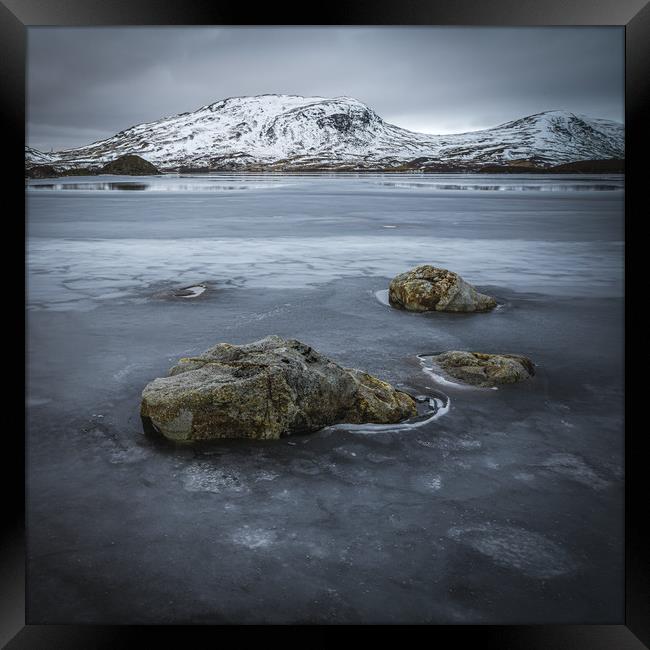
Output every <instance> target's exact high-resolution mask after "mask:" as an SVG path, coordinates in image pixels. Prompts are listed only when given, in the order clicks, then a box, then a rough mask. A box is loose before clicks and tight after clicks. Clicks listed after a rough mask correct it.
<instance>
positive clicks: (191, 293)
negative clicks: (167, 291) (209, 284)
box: [174, 284, 206, 298]
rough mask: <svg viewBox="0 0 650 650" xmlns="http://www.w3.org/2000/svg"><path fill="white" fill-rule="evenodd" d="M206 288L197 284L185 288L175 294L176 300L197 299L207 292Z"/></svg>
mask: <svg viewBox="0 0 650 650" xmlns="http://www.w3.org/2000/svg"><path fill="white" fill-rule="evenodd" d="M205 289H206V286H205V285H204V284H195V285H192V286H191V287H185V288H184V289H179V290H178V291H175V292H174V296H175V297H176V298H196V297H197V296H200V295H201V294H202V293H204V292H205Z"/></svg>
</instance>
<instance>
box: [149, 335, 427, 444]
mask: <svg viewBox="0 0 650 650" xmlns="http://www.w3.org/2000/svg"><path fill="white" fill-rule="evenodd" d="M140 414H141V416H142V420H143V424H144V426H145V430H150V429H153V430H155V431H157V432H159V433H162V434H163V435H164V436H165V437H167V438H170V439H172V440H177V441H190V440H210V439H214V438H260V439H262V438H279V437H281V436H285V435H291V434H295V433H306V432H311V431H316V430H318V429H321V428H322V427H325V426H329V425H332V424H338V423H354V424H362V423H366V422H373V423H380V424H382V423H385V424H392V423H395V422H399V421H401V420H404V419H406V418H409V417H412V416H415V415H417V410H416V405H415V401H414V400H413V398H412V397H410V396H409V395H407V394H406V393H403V392H401V391H398V390H395V389H394V388H393V387H392V386H391V385H390V384H387V383H386V382H384V381H381V380H380V379H377V378H376V377H373V376H372V375H369V374H367V373H365V372H362V371H360V370H355V369H351V368H343V367H341V366H339V365H338V364H336V363H334V362H333V361H331V360H330V359H328V358H327V357H325V356H323V355H322V354H319V353H318V352H316V350H314V349H313V348H311V347H309V346H308V345H305V344H304V343H301V342H300V341H296V340H292V339H288V340H287V339H283V338H280V337H279V336H267V337H266V338H264V339H261V340H260V341H256V342H254V343H250V344H248V345H230V344H228V343H220V344H219V345H216V346H214V347H212V348H210V349H209V350H207V351H206V352H204V353H203V354H201V355H199V356H197V357H190V358H184V359H180V360H179V361H178V363H177V364H176V365H175V366H174V367H173V368H171V369H170V371H169V376H167V377H163V378H158V379H154V380H153V381H152V382H150V383H149V384H147V386H146V387H145V389H144V391H143V392H142V403H141V408H140Z"/></svg>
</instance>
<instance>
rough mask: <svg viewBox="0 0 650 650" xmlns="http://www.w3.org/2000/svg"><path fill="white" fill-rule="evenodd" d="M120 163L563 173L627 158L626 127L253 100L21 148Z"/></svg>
mask: <svg viewBox="0 0 650 650" xmlns="http://www.w3.org/2000/svg"><path fill="white" fill-rule="evenodd" d="M125 155H138V156H141V157H142V158H144V159H145V160H146V161H148V162H150V163H152V164H153V165H155V167H157V168H158V169H160V170H161V171H179V170H181V171H190V170H196V171H219V170H250V171H274V170H277V171H292V170H295V171H301V170H334V171H335V170H376V171H384V170H385V171H409V170H419V171H481V170H484V169H488V168H489V167H494V166H497V167H504V166H505V167H509V168H511V171H512V170H514V171H519V169H518V168H521V171H527V170H530V169H547V168H551V167H555V168H556V169H557V171H568V170H564V169H560V168H559V167H558V166H560V165H567V164H573V163H578V162H580V164H582V163H583V161H596V160H598V161H607V160H620V159H623V158H624V128H623V125H622V124H619V123H617V122H613V121H610V120H604V119H600V118H591V117H587V116H585V115H576V114H574V113H570V112H568V111H547V112H544V113H537V114H535V115H530V116H528V117H523V118H521V119H518V120H514V121H512V122H507V123H505V124H501V125H500V126H496V127H494V128H491V129H484V130H482V131H472V132H469V133H460V134H453V135H427V134H423V133H415V132H413V131H408V130H406V129H402V128H400V127H398V126H395V125H393V124H389V123H388V122H385V121H384V120H383V119H382V118H381V117H379V116H378V115H377V114H376V113H375V112H374V111H373V110H372V109H371V108H369V107H368V106H366V105H365V104H363V103H362V102H360V101H358V100H356V99H352V98H350V97H335V98H332V99H328V98H325V97H301V96H297V95H258V96H254V97H231V98H228V99H223V100H220V101H218V102H214V103H213V104H208V105H206V106H203V107H201V108H199V109H198V110H196V111H193V112H189V113H181V114H179V115H174V116H171V117H164V118H162V119H160V120H157V121H155V122H149V123H146V124H138V125H136V126H132V127H130V128H128V129H125V130H124V131H120V132H119V133H117V134H116V135H114V136H112V137H110V138H107V139H105V140H100V141H98V142H94V143H92V144H89V145H87V146H84V147H77V148H75V149H67V150H63V151H58V152H54V153H47V154H46V153H43V152H40V151H38V150H36V149H32V148H26V150H25V162H26V166H27V168H31V167H35V166H38V165H49V166H52V167H54V168H56V169H57V170H59V171H64V170H73V169H74V168H88V169H95V170H96V169H98V168H101V167H103V166H104V165H106V164H108V163H111V162H112V161H114V160H115V159H117V158H119V157H121V156H125ZM602 164H603V165H605V163H602ZM605 166H606V165H605Z"/></svg>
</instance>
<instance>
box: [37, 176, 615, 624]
mask: <svg viewBox="0 0 650 650" xmlns="http://www.w3.org/2000/svg"><path fill="white" fill-rule="evenodd" d="M118 180H119V179H118ZM130 180H132V181H133V182H136V183H138V184H147V183H149V182H150V180H151V179H141V178H132V179H130ZM178 180H179V179H178V178H176V179H169V178H167V177H164V178H162V179H160V180H155V181H151V182H152V183H158V182H160V183H163V184H164V183H166V182H170V183H172V182H177V181H178ZM180 180H181V181H182V182H187V183H188V184H193V183H197V184H198V185H199V186H203V185H205V184H211V183H216V184H218V185H221V186H223V187H226V186H233V187H239V186H245V187H246V188H247V189H245V190H239V189H236V190H228V191H203V190H201V189H200V190H196V191H189V190H187V191H178V190H172V191H164V192H163V191H161V192H154V191H151V192H147V191H135V192H133V191H121V190H117V191H83V190H74V191H73V190H31V189H30V190H28V214H27V218H28V222H27V226H28V237H29V239H28V250H27V253H28V259H27V262H28V266H27V271H28V277H27V280H28V285H27V288H28V295H27V304H28V310H29V311H28V313H27V319H28V320H27V326H28V327H27V335H28V341H27V354H28V358H27V387H28V391H27V405H28V438H27V458H28V467H27V481H28V485H27V487H28V489H27V517H28V522H27V523H28V525H27V530H28V546H27V548H28V558H27V560H28V580H29V583H28V591H27V593H28V602H27V607H28V612H29V617H30V622H32V623H107V624H108V623H117V622H120V623H219V622H412V623H414V622H415V623H418V622H419V623H422V622H431V623H512V624H515V623H544V624H549V623H611V622H612V621H620V620H622V617H623V611H624V610H623V595H624V591H623V557H624V556H623V487H624V485H623V475H624V472H623V423H622V422H623V379H622V378H623V325H622V317H623V299H622V296H623V284H622V281H623V199H624V194H623V191H622V178H621V177H615V176H608V177H596V176H594V177H590V176H580V177H577V176H576V177H548V178H547V177H544V178H539V177H537V178H535V179H531V177H521V178H520V177H517V178H515V177H512V176H508V177H505V176H502V177H497V176H495V177H491V178H488V179H485V178H483V177H481V178H480V179H477V177H476V176H464V177H463V176H454V177H445V178H443V177H433V176H432V177H429V176H427V177H424V178H417V179H414V178H413V176H395V175H385V176H381V175H367V176H331V175H330V176H280V175H274V176H268V177H266V176H250V177H246V176H243V175H233V176H232V177H230V176H225V175H223V176H211V177H203V178H201V177H196V178H194V179H187V181H185V179H180ZM533 180H534V184H541V185H545V184H547V183H548V184H550V185H551V186H558V187H562V188H564V189H561V190H556V191H545V190H541V191H537V190H527V189H522V190H519V191H483V190H476V189H464V190H462V191H461V190H449V189H445V190H441V189H439V187H438V185H440V184H448V185H462V186H472V185H476V184H477V183H479V182H480V184H483V183H488V184H493V185H497V186H499V185H510V184H512V183H515V184H518V185H521V186H522V187H523V186H526V185H527V184H529V183H530V182H532V181H533ZM68 181H70V182H75V183H80V182H81V180H80V179H78V178H75V179H61V181H56V182H57V183H58V182H62V183H67V182H68ZM414 181H417V182H418V183H420V184H421V185H424V187H422V186H416V187H411V186H410V185H409V184H410V183H412V182H414ZM94 182H97V183H103V182H104V179H94ZM107 182H108V181H107ZM391 183H400V184H401V183H404V184H405V185H404V186H403V187H402V186H400V187H394V186H392V185H391ZM576 185H579V186H581V187H582V188H583V189H582V191H579V190H576V189H575V186H576ZM601 185H615V186H616V187H617V188H618V189H615V190H608V191H593V190H592V189H591V188H593V187H595V186H601ZM585 187H587V188H588V189H584V188H585ZM568 188H573V189H568ZM386 225H392V226H397V227H396V228H384V226H386ZM421 263H430V264H436V265H438V266H443V267H444V268H449V269H451V270H454V271H456V272H457V273H459V274H461V275H462V276H463V277H465V278H467V279H468V280H470V281H471V282H472V284H474V285H475V286H476V287H477V288H478V289H479V290H481V291H482V292H487V293H489V294H490V295H493V296H495V297H496V298H497V300H498V301H499V303H500V307H499V308H498V309H495V310H494V311H492V312H489V313H481V314H446V313H427V314H414V313H408V312H402V311H398V310H395V309H391V308H389V307H387V306H386V305H385V304H383V303H382V301H381V298H382V296H385V293H382V292H385V291H386V289H387V287H388V283H389V281H390V278H392V277H393V276H394V275H395V274H396V273H398V272H401V271H404V270H406V269H408V268H412V267H413V266H415V265H417V264H421ZM199 286H201V287H202V286H205V287H207V289H206V290H205V292H204V293H202V294H201V295H200V296H196V297H194V298H193V299H183V298H182V297H176V296H175V293H177V292H179V291H181V290H183V289H187V288H188V287H199ZM267 334H278V335H280V336H285V337H293V338H298V339H299V340H302V341H305V342H306V343H308V344H309V345H312V346H313V347H314V348H316V349H318V350H319V351H322V352H323V353H324V354H326V355H327V356H329V357H331V358H333V359H336V360H337V361H338V362H340V363H341V364H343V365H346V366H348V367H360V368H363V369H364V370H366V371H368V372H370V373H372V374H374V375H376V376H379V377H381V378H383V379H386V380H387V381H389V382H390V383H391V384H393V385H394V386H395V387H397V388H399V389H401V390H407V391H408V392H410V393H411V394H412V395H414V396H417V397H418V398H419V399H421V400H422V401H421V402H420V405H421V406H422V412H421V416H420V417H418V418H415V419H414V421H412V422H410V423H405V424H403V425H396V426H395V425H389V426H386V427H381V426H379V427H368V426H364V425H361V426H359V427H345V426H337V427H331V428H327V429H323V430H321V431H319V432H316V433H313V434H310V435H308V436H296V437H292V438H289V439H287V440H286V441H285V440H280V441H269V442H251V441H223V442H220V443H218V444H213V445H209V446H198V447H196V448H191V449H187V448H179V447H175V446H173V445H168V444H162V443H161V442H160V441H158V440H156V439H155V438H151V437H147V436H145V435H144V434H143V432H142V428H141V422H140V418H139V415H138V408H139V399H140V392H141V390H142V388H143V387H144V385H145V384H146V383H147V382H148V381H150V380H151V379H152V378H153V377H157V376H162V375H163V374H164V373H165V372H166V371H167V369H168V368H169V367H170V366H171V365H173V363H175V361H176V360H177V359H178V358H179V357H183V356H192V355H195V354H197V353H200V352H201V351H202V350H204V349H206V348H208V347H210V346H211V345H213V344H214V343H215V342H217V341H228V342H231V343H245V342H250V341H254V340H257V339H259V338H261V337H263V336H265V335H267ZM444 350H481V351H485V352H504V351H507V352H513V353H519V354H524V355H526V356H529V357H530V358H532V359H534V360H535V363H536V375H535V377H533V378H532V379H530V380H529V381H526V382H522V383H520V384H514V385H510V386H503V387H500V389H499V390H497V391H493V390H487V389H475V388H466V387H459V386H455V385H453V383H439V382H438V381H436V378H435V377H432V376H431V375H430V374H427V372H426V371H427V369H430V367H431V366H430V364H429V361H428V359H427V357H428V356H430V355H433V354H436V353H439V352H441V351H444ZM417 355H423V356H422V357H421V358H418V356H417Z"/></svg>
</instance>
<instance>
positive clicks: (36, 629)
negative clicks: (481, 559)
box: [0, 0, 650, 650]
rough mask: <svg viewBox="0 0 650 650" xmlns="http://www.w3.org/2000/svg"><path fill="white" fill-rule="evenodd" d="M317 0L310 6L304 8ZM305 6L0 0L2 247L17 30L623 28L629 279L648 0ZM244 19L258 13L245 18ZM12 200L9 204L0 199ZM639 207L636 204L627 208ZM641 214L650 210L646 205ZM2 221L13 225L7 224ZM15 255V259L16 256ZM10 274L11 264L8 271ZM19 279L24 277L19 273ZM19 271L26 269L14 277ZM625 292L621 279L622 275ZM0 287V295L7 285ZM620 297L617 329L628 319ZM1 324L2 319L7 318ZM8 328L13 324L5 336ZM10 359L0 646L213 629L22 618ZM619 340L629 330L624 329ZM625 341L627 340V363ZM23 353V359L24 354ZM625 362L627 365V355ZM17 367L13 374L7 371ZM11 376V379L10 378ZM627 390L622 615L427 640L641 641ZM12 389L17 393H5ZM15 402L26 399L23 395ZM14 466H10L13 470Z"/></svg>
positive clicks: (16, 134) (13, 146)
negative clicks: (621, 317)
mask: <svg viewBox="0 0 650 650" xmlns="http://www.w3.org/2000/svg"><path fill="white" fill-rule="evenodd" d="M313 8H314V7H312V9H313ZM308 9H309V6H308V5H307V7H305V6H302V7H301V8H294V7H291V6H285V5H277V4H270V3H269V4H267V5H266V6H264V5H262V6H260V7H259V8H255V9H254V10H252V9H251V6H250V5H244V4H243V3H240V4H234V3H233V4H228V5H225V4H217V3H216V2H214V1H212V2H208V1H207V0H183V1H182V2H180V1H178V0H177V1H176V2H172V1H171V0H168V1H167V2H156V1H155V0H112V1H110V2H107V1H106V0H3V1H2V2H1V3H0V29H1V32H0V43H1V46H0V47H2V56H1V57H0V73H1V79H2V85H1V86H0V96H1V98H2V99H1V109H2V126H3V130H2V132H3V141H4V144H5V150H4V153H5V156H7V157H8V158H9V159H10V161H11V165H10V166H9V169H8V170H7V172H6V173H5V178H7V179H8V181H9V182H8V183H7V184H6V186H5V188H4V189H5V192H6V194H5V201H8V199H9V197H10V196H11V198H12V199H13V201H12V202H11V205H13V206H15V207H13V208H12V209H11V210H5V219H4V224H5V247H4V251H3V252H4V253H5V254H4V255H3V258H4V259H7V258H8V257H9V255H7V254H6V253H7V251H11V252H12V253H13V254H15V255H17V256H20V255H21V253H22V254H23V260H22V264H23V265H24V254H25V246H24V239H25V232H24V221H23V220H21V214H20V213H21V211H22V212H23V214H24V199H25V197H24V179H23V177H22V174H23V160H24V126H25V67H26V65H25V57H26V29H27V27H30V26H36V25H52V26H57V25H59V26H73V25H80V26H81V25H83V26H93V25H205V24H208V25H249V24H255V25H310V24H317V25H324V24H326V25H503V26H506V25H513V26H514V25H517V26H524V25H527V26H531V25H621V26H625V34H626V93H625V100H626V110H625V119H626V134H625V138H626V197H625V210H626V227H625V235H626V269H628V273H626V278H627V277H629V268H630V267H629V266H628V265H629V262H630V260H631V259H632V258H633V256H634V252H633V251H634V241H633V239H632V238H631V237H630V228H631V224H632V223H634V222H635V221H636V220H637V218H638V219H639V220H640V219H642V218H643V216H644V215H643V213H640V214H637V213H636V211H635V208H634V206H635V205H638V206H641V205H642V203H641V201H640V200H637V199H638V198H640V192H641V187H642V185H641V182H642V181H641V173H642V170H643V169H644V163H645V160H644V155H645V152H646V151H648V147H647V145H648V138H647V129H646V126H645V122H646V121H647V115H646V114H645V113H647V109H648V107H649V106H650V102H649V99H650V65H649V64H650V5H649V4H647V3H646V1H645V0H598V1H597V0H545V1H544V2H539V1H538V0H490V1H487V0H484V1H483V2H481V1H476V0H455V1H454V2H444V3H443V2H440V3H433V2H430V1H429V2H427V1H426V0H402V1H401V2H399V3H397V2H390V3H389V2H386V1H381V0H375V1H371V0H357V1H356V2H354V4H343V3H340V4H338V5H332V4H328V5H327V9H326V14H325V15H323V14H317V13H314V15H309V14H308V13H307V10H308ZM251 19H254V20H255V22H254V23H252V22H251ZM7 205H9V202H7V203H6V204H5V208H6V206H7ZM636 210H638V211H640V207H638V208H636ZM644 212H647V210H645V211H644ZM8 225H11V228H7V226H8ZM18 263H21V262H19V261H17V264H18ZM15 268H16V267H14V266H13V263H12V267H11V271H10V272H7V271H6V272H5V278H13V280H12V281H11V282H10V283H8V286H7V287H6V288H5V291H6V293H9V295H10V298H11V299H14V300H15V301H16V303H18V304H17V308H16V311H15V312H14V311H13V310H11V311H9V310H10V309H11V308H8V309H7V311H6V312H5V313H6V314H7V316H8V317H10V319H9V318H8V319H7V321H8V322H11V328H15V329H16V332H15V338H16V339H19V337H21V336H22V338H23V341H24V338H25V337H24V334H25V320H24V316H21V314H23V315H24V298H25V286H24V282H20V280H18V281H16V280H15V277H16V275H18V274H17V273H16V271H15ZM8 271H9V270H8ZM19 277H21V276H19ZM22 277H23V278H24V274H23V276H22ZM625 288H626V295H627V279H626V285H625ZM5 295H6V294H5ZM627 309H628V303H627V301H626V334H628V327H627V326H629V325H630V316H631V314H630V313H628V311H627ZM5 324H6V323H5ZM11 334H14V332H13V329H12V330H10V336H11ZM13 338H14V337H13V336H12V337H11V338H8V339H7V340H8V341H12V343H11V344H10V346H9V347H10V348H13V349H15V353H16V356H17V357H18V358H17V359H16V361H15V363H14V364H12V366H10V367H12V368H13V369H14V372H13V373H7V375H6V376H7V377H9V378H10V382H9V383H8V384H7V388H6V389H5V400H6V401H5V409H6V410H5V413H12V415H13V417H12V419H11V420H10V421H9V422H8V423H7V424H6V425H5V436H4V437H5V439H4V440H3V452H4V453H3V454H2V459H3V471H2V478H3V481H4V482H6V483H7V484H6V485H3V487H4V491H3V493H2V494H3V517H2V524H3V530H2V537H1V540H0V543H1V546H0V553H1V555H0V645H1V644H4V643H8V645H7V646H6V647H7V648H9V649H11V650H19V649H22V648H39V649H40V648H57V649H58V648H84V649H88V648H122V647H134V646H136V645H138V646H140V645H142V644H144V643H151V642H152V641H153V640H152V636H153V635H155V634H164V636H165V640H166V641H168V642H172V643H173V642H174V641H175V640H181V641H182V642H183V643H185V644H188V643H190V642H192V641H193V640H194V638H195V636H196V635H199V634H201V635H206V634H207V635H210V634H212V633H213V631H212V628H211V627H210V626H208V627H202V626H196V627H194V626H193V627H191V628H183V629H179V628H176V627H173V628H170V627H166V628H164V629H162V628H157V627H155V626H150V627H147V628H138V627H121V626H115V627H96V626H67V625H58V626H41V625H25V608H24V600H25V562H24V557H25V512H24V497H25V493H24V487H25V480H24V479H25V477H24V471H23V468H24V462H23V461H24V458H25V450H24V438H23V436H21V435H20V430H21V428H22V429H23V430H24V418H21V417H20V416H19V415H15V414H16V413H18V412H19V409H17V408H14V409H13V410H12V408H11V407H12V405H14V404H20V403H21V400H24V389H25V382H24V376H22V379H23V381H22V383H21V381H20V379H21V373H20V368H24V366H25V358H26V355H25V350H24V347H23V349H22V350H21V349H20V346H19V345H16V344H15V343H13ZM626 339H627V337H626ZM629 350H630V346H629V345H626V361H627V360H628V359H627V354H628V351H629ZM21 354H22V356H21ZM626 367H627V368H629V365H628V364H626ZM16 368H18V369H19V370H18V372H16V371H15V369H16ZM16 377H18V380H16ZM626 383H627V384H628V386H627V391H626V431H625V434H626V438H625V448H626V461H625V463H626V464H625V468H626V509H625V519H626V537H625V539H626V568H625V581H626V602H625V620H624V621H621V622H620V624H618V625H597V626H587V625H583V626H581V625H568V626H567V625H565V626H552V625H542V626H539V625H537V626H469V625H468V626H465V625H458V626H435V628H434V629H433V630H429V631H427V634H428V635H429V634H431V633H433V636H429V637H428V639H429V640H430V641H434V642H435V641H438V642H439V641H440V640H441V639H445V640H447V641H448V642H453V643H455V644H456V643H458V644H462V643H470V644H472V645H473V646H474V647H480V648H499V650H519V649H521V650H524V649H525V650H536V649H538V648H539V649H542V648H543V649H544V650H551V649H553V650H554V649H562V648H567V649H568V648H571V649H577V650H579V649H581V648H584V649H589V650H600V649H602V650H605V649H607V650H615V649H619V650H628V649H629V650H633V649H638V648H643V647H646V648H647V647H650V598H649V595H650V575H649V573H650V572H649V571H648V567H650V552H649V548H650V540H649V539H648V535H647V533H645V532H644V531H643V523H644V520H645V518H646V510H647V508H646V504H645V500H644V498H643V495H644V489H643V488H644V483H645V480H644V479H645V472H644V467H643V464H644V463H645V454H644V453H643V445H644V437H645V436H646V435H647V434H646V433H645V430H644V429H645V428H646V427H644V428H637V429H636V430H633V429H632V427H631V424H630V413H629V407H630V404H631V400H632V392H633V388H631V387H630V385H629V382H626ZM14 398H15V399H14ZM23 403H24V402H23ZM16 469H18V471H17V472H15V471H13V470H16ZM213 640H216V639H213Z"/></svg>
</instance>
